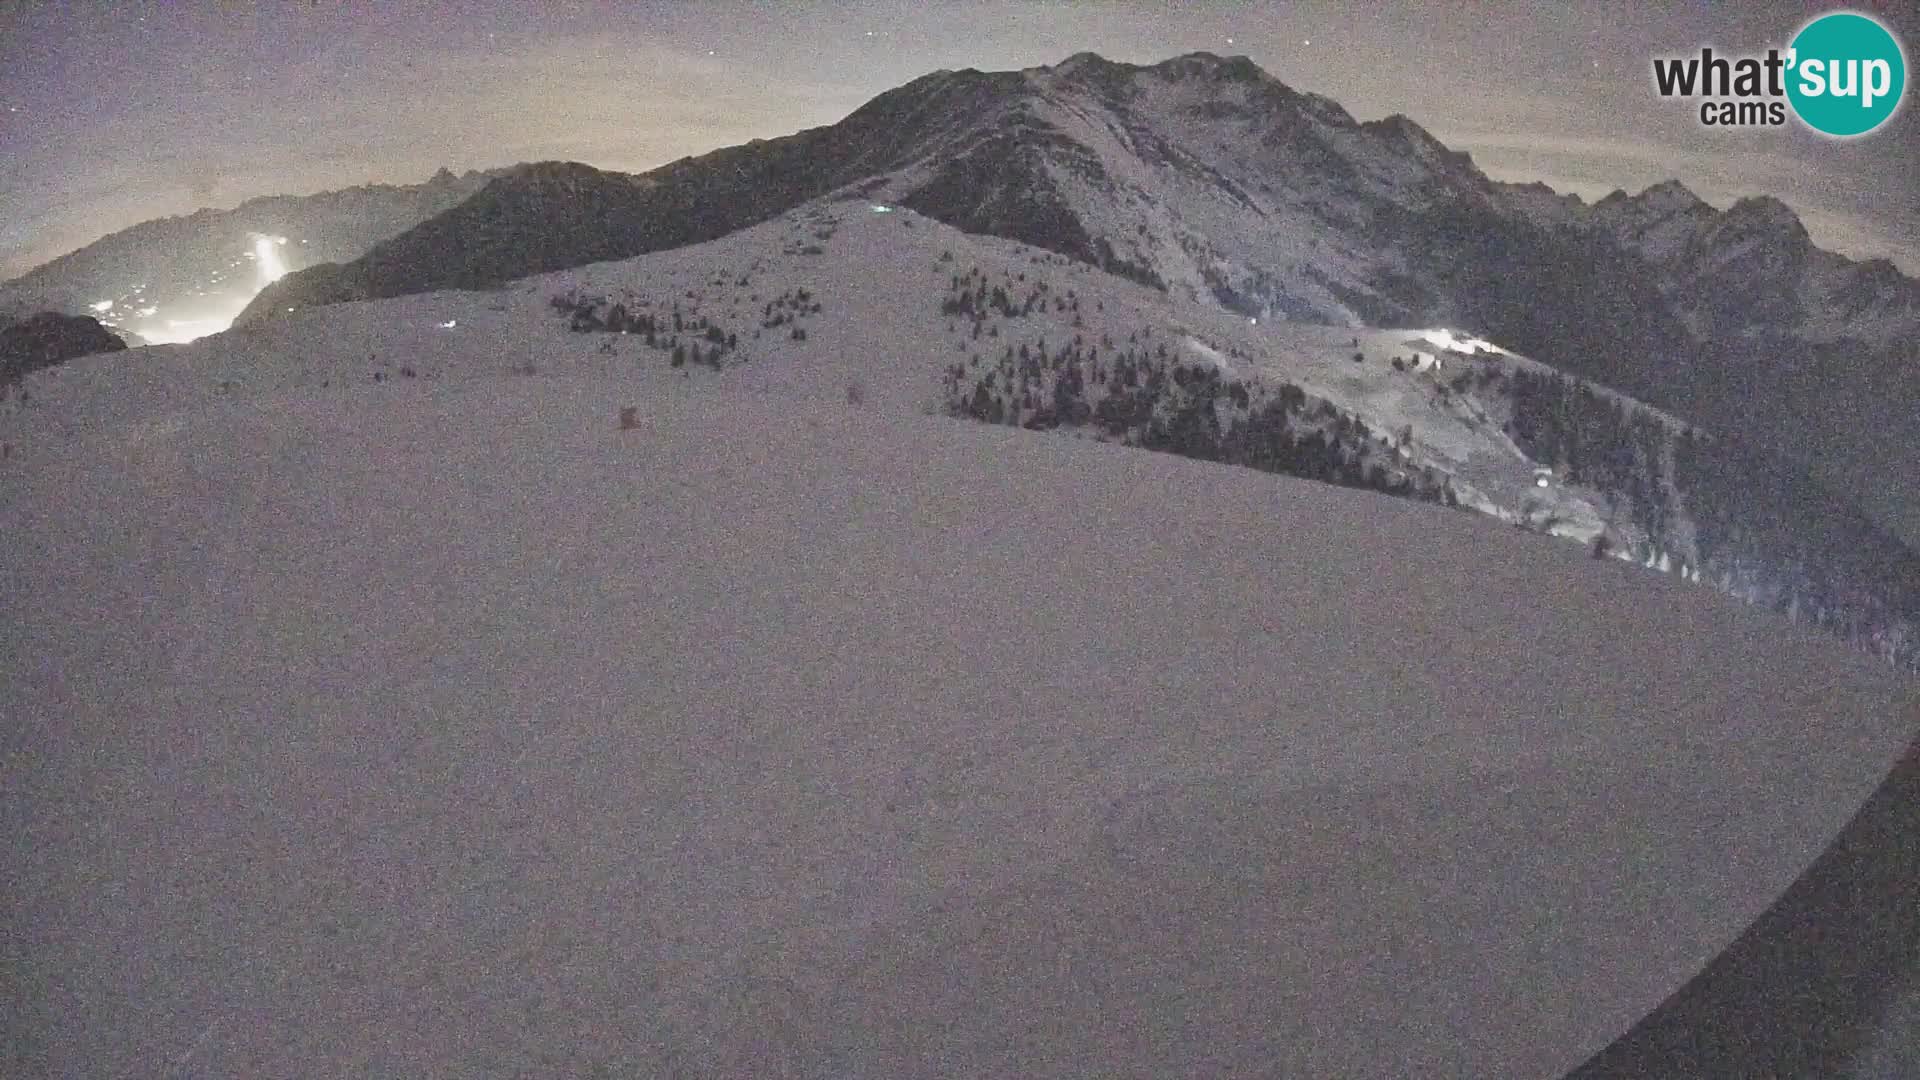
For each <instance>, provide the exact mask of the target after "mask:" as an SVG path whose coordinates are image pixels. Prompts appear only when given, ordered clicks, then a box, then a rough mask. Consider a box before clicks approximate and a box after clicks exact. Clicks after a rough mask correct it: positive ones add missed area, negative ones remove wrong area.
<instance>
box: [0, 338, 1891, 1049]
mask: <svg viewBox="0 0 1920 1080" xmlns="http://www.w3.org/2000/svg"><path fill="white" fill-rule="evenodd" d="M463 325H464V322H463ZM621 387H622V384H621V383H619V382H617V381H615V380H610V379H560V378H551V379H550V378H537V379H535V378H522V379H510V378H499V379H491V380H472V381H465V382H453V381H447V382H442V383H437V384H428V383H425V382H421V381H416V382H412V383H410V384H404V385H395V384H392V383H387V384H385V385H381V386H363V387H362V388H360V389H355V390H348V391H342V390H339V389H334V390H332V391H330V392H320V391H315V392H312V393H284V392H283V393H278V394H268V395H262V396H260V397H258V398H253V399H249V400H242V399H239V398H235V399H232V400H229V401H227V402H224V403H219V402H216V403H213V404H208V405H201V406H199V407H197V408H196V409H195V410H193V411H191V412H187V413H181V414H178V415H175V416H172V417H169V418H168V420H167V422H166V423H155V424H150V425H148V426H146V427H145V428H144V429H142V430H141V431H139V432H138V433H137V437H136V433H134V432H131V431H129V430H128V429H127V428H125V427H119V426H116V427H108V428H102V429H100V430H98V431H97V432H96V433H94V434H91V435H84V436H79V437H73V438H68V437H65V436H62V437H58V438H55V437H51V436H49V437H48V438H45V439H42V440H37V441H35V442H34V443H32V444H30V445H28V446H27V447H26V448H25V449H24V450H19V451H16V453H15V454H14V455H13V457H12V458H11V459H10V460H9V461H8V462H6V463H5V464H4V465H0V469H4V470H5V471H4V472H0V529H4V531H5V535H7V536H8V537H9V538H11V539H10V542H9V543H8V544H7V545H5V549H4V553H0V575H4V580H5V582H6V584H7V589H8V597H9V603H8V621H9V626H8V647H7V648H6V649H5V650H4V652H3V653H0V716H5V717H6V718H7V722H6V725H5V728H4V734H3V735H0V738H4V750H5V756H4V758H3V759H0V761H4V766H3V767H4V770H5V771H4V774H3V776H0V779H3V780H4V783H0V793H4V794H3V795H0V799H4V801H3V802H0V809H4V814H5V822H6V825H7V828H8V831H9V832H10V834H11V835H12V836H13V838H14V844H13V846H12V848H11V850H12V853H13V854H12V855H11V857H10V859H9V861H8V865H7V867H6V880H7V881H8V894H9V895H8V900H9V904H8V919H9V924H8V930H9V932H8V934H7V935H6V940H7V941H8V942H9V946H8V949H9V955H8V956H7V961H8V970H9V972H10V973H11V979H12V985H11V987H10V989H11V991H12V993H11V994H10V995H9V998H10V1000H11V1002H12V1003H13V1004H12V1008H11V1010H10V1016H9V1032H8V1038H7V1040H6V1046H7V1054H8V1057H9V1060H7V1061H6V1062H4V1063H3V1064H4V1068H0V1071H4V1072H5V1073H7V1074H8V1075H20V1076H27V1075H43V1074H51V1075H85V1076H136V1075H137V1076H154V1075H205V1076H248V1075H257V1076H339V1075H420V1074H436V1075H510V1074H515V1073H520V1072H526V1073H529V1074H537V1075H562V1074H569V1075H590V1074H592V1073H594V1071H595V1070H596V1069H599V1070H604V1071H605V1072H607V1073H608V1074H611V1075H712V1076H780V1075H792V1076H823V1077H824V1076H836V1077H844V1076H914V1075H974V1076H1060V1075H1102V1076H1115V1075H1121V1076H1124V1075H1139V1076H1163V1075H1308V1076H1410V1075H1417V1076H1548V1075H1554V1074H1557V1073H1559V1072H1562V1071H1564V1070H1565V1069H1567V1068H1570V1067H1572V1066H1574V1065H1576V1064H1578V1063H1579V1062H1580V1061H1582V1060H1583V1059H1585V1058H1586V1057H1587V1056H1588V1055H1590V1054H1591V1053H1593V1052H1594V1051H1596V1050H1598V1049H1599V1048H1600V1047H1602V1046H1603V1045H1605V1044H1606V1043H1607V1042H1608V1041H1609V1040H1611V1039H1613V1038H1614V1037H1615V1036H1617V1035H1619V1034H1620V1033H1621V1032H1623V1031H1625V1030H1626V1029H1627V1028H1628V1027H1629V1025H1631V1024H1632V1023H1634V1021H1635V1020H1636V1019H1637V1018H1639V1017H1640V1016H1641V1015H1642V1014H1643V1013H1645V1012H1646V1011H1647V1010H1648V1009H1650V1008H1652V1007H1653V1006H1654V1005H1656V1004H1657V1003H1658V1002H1659V1001H1660V1000H1661V999H1662V998H1663V997H1664V996H1666V995H1667V994H1668V993H1669V992H1671V991H1672V990H1673V989H1674V988H1675V987H1677V986H1678V985H1680V984H1681V983H1682V982H1683V981H1684V980H1686V979H1687V978H1688V977H1690V976H1692V975H1693V974H1694V973H1695V972H1697V971H1698V970H1700V968H1701V967H1702V965H1704V964H1705V963H1706V962H1707V961H1708V960H1709V959H1710V958H1712V957H1713V956H1714V954H1715V953H1716V952H1718V951H1719V950H1720V949H1721V948H1722V947H1723V946H1724V945H1726V944H1727V942H1729V941H1730V940H1732V939H1733V938H1734V936H1735V935H1737V934H1738V933H1739V932H1740V931H1741V930H1742V929H1744V928H1745V927H1746V925H1747V924H1748V923H1749V922H1750V921H1751V920H1752V919H1753V918H1754V917H1755V916H1756V915H1757V914H1758V913H1759V912H1760V911H1761V910H1762V909H1764V908H1765V907H1766V906H1767V905H1769V904H1770V903H1771V902H1772V901H1773V900H1774V898H1775V897H1777V896H1778V895H1779V894H1780V893H1781V891H1782V890H1783V889H1785V888H1786V886H1787V885H1788V884H1789V882H1791V881H1792V879H1793V878H1794V877H1795V876H1796V875H1797V874H1798V873H1799V872H1800V871H1801V870H1802V869H1803V868H1804V867H1805V866H1806V865H1807V864H1808V863H1809V862H1810V861H1811V860H1812V859H1813V858H1814V856H1815V855H1816V854H1817V853H1818V852H1819V851H1820V850H1821V848H1822V847H1823V846H1825V845H1826V843H1827V842H1828V840H1829V839H1830V838H1831V837H1832V836H1833V835H1834V833H1835V832H1836V831H1837V830H1838V829H1839V828H1840V826H1841V825H1842V824H1843V823H1844V822H1845V821H1846V820H1847V818H1848V817H1849V816H1850V815H1851V814H1852V813H1853V812H1854V810H1855V808H1856V807H1857V806H1858V805H1859V804H1860V802H1861V801H1862V800H1863V799H1864V798H1865V797H1866V795H1867V794H1868V793H1869V792H1870V791H1871V790H1872V789H1873V788H1874V786H1875V785H1876V784H1877V783H1878V782H1879V780H1880V778H1881V777H1882V776H1883V775H1884V774H1885V773H1886V771H1887V769H1888V767H1889V765H1890V763H1891V762H1892V760H1893V758H1894V756H1895V755H1896V753H1897V752H1898V751H1899V749H1900V748H1901V747H1902V746H1904V745H1905V743H1906V741H1907V739H1908V737H1909V736H1910V734H1911V732H1910V730H1909V728H1910V725H1911V723H1912V720H1913V715H1914V714H1913V704H1914V701H1913V697H1912V694H1911V691H1910V689H1909V688H1908V687H1907V686H1906V685H1905V684H1902V683H1900V682H1898V681H1896V679H1895V678H1894V677H1893V676H1892V675H1891V674H1890V673H1887V672H1884V671H1882V670H1881V669H1879V668H1878V667H1877V666H1876V665H1875V664H1873V662H1872V661H1870V660H1868V659H1866V658H1864V657H1859V656H1856V655H1853V654H1850V653H1848V652H1846V651H1845V650H1844V649H1843V648H1842V647H1841V646H1840V645H1838V644H1837V643H1833V642H1829V641H1827V640H1825V639H1817V638H1814V637H1812V636H1809V635H1804V634H1796V633H1794V632H1792V631H1791V630H1789V629H1788V628H1786V627H1784V626H1783V625H1781V624H1779V623H1778V622H1776V621H1775V620H1771V619H1769V618H1767V617H1765V616H1763V615H1761V614H1758V613H1752V612H1748V611H1745V610H1741V609H1738V608H1737V607H1736V606H1735V605H1733V604H1732V603H1731V602H1728V601H1725V600H1723V599H1720V598H1717V597H1714V596H1712V595H1709V594H1706V593H1703V592H1701V591H1699V590H1695V589H1689V588H1686V587H1684V586H1681V585H1679V584H1678V583H1676V582H1672V581H1669V580H1667V579H1663V578H1659V577H1655V576H1653V575H1647V574H1644V573H1640V572H1637V571H1636V570H1635V569H1634V568H1632V567H1628V566H1623V565H1619V564H1616V563H1611V562H1605V561H1595V560H1592V559H1589V558H1587V557H1586V556H1585V554H1584V553H1582V552H1580V551H1578V550H1576V549H1572V548H1571V547H1570V546H1562V545H1547V544H1541V543H1538V542H1537V541H1534V540H1532V539H1531V538H1528V537H1526V536H1524V535H1520V534H1517V533H1516V532H1515V531H1514V530H1512V529H1509V528H1505V527H1503V526H1500V525H1498V524H1497V523H1494V522H1491V521H1488V520H1486V519H1480V518H1474V517H1471V516H1467V515H1458V514H1444V513H1437V512H1433V511H1431V510H1428V509H1425V508H1422V507H1418V506H1415V505H1411V504H1406V503H1401V502H1398V501H1394V500H1388V499H1382V498H1377V497H1373V496H1370V495H1367V494H1364V493H1358V492H1350V491H1341V490H1336V489H1333V488H1328V487H1323V486H1319V485H1315V484H1311V483H1303V482H1296V481H1291V480H1286V479H1281V478H1277V477H1272V476H1266V475H1262V474H1258V473H1255V472H1252V471H1248V470H1239V469H1227V468H1220V467H1218V466H1214V465H1210V464H1206V463H1201V462H1195V461H1188V460H1182V459H1178V458H1175V457H1171V456H1166V455H1155V454H1145V453H1139V452H1136V451H1130V450H1127V449H1123V448H1118V447H1111V446H1104V445H1098V444H1094V443H1091V442H1081V441H1075V440H1068V439H1060V438H1053V437H1047V436H1045V435H1041V434H1036V433H1027V432H1019V431H1011V430H1006V429H989V428H983V427H978V426H973V425H967V424H961V423H957V422H954V421H950V420H947V419H944V418H937V417H920V416H914V415H911V414H905V415H887V414H879V413H873V412H867V413H856V412H854V411H851V410H845V409H842V408H839V407H836V406H833V405H830V404H823V403H820V402H818V401H817V400H815V401H809V402H802V401H800V400H798V399H790V398H782V397H778V396H774V395H768V394H754V393H738V392H729V391H720V390H718V389H717V388H713V387H699V386H697V385H694V384H689V385H687V386H686V387H684V388H682V387H675V386H673V385H672V384H671V383H660V382H654V383H650V384H648V386H647V390H646V392H645V393H644V394H631V393H623V392H622V389H621ZM622 405H632V406H635V407H636V408H637V410H638V420H639V423H638V426H637V427H636V428H635V429H634V430H631V431H624V432H623V431H619V430H617V425H616V423H615V417H616V413H617V410H618V408H619V407H620V406H622ZM1489 567H1498V568H1500V569H1499V572H1498V573H1489V572H1488V568H1489Z"/></svg>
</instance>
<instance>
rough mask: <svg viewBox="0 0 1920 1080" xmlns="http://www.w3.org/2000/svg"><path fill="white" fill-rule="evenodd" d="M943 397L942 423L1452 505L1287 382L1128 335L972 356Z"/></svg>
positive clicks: (1385, 449) (1347, 421) (1349, 421)
mask: <svg viewBox="0 0 1920 1080" xmlns="http://www.w3.org/2000/svg"><path fill="white" fill-rule="evenodd" d="M988 295H989V299H991V293H989V294H988ZM1149 336H1150V334H1149ZM1103 350H1104V351H1103ZM943 388H944V392H945V399H946V405H947V410H948V412H949V413H950V414H952V415H955V416H963V417H968V418H970V419H974V420H979V421H983V422H985V423H991V424H1008V425H1017V426H1024V427H1027V428H1029V429H1035V430H1040V429H1047V428H1055V427H1072V428H1083V429H1087V430H1091V431H1093V432H1095V433H1096V434H1097V435H1099V436H1100V437H1102V438H1105V439H1110V440H1113V441H1117V442H1122V443H1125V444H1127V445H1131V446H1140V447H1145V448H1146V449H1149V450H1159V451H1163V452H1166V453H1173V454H1180V455H1182V456H1184V457H1192V458H1199V459H1201V460H1204V461H1218V462H1222V463H1225V464H1230V465H1240V466H1244V467H1247V468H1252V469H1259V470H1261V471H1263V472H1273V473H1282V474H1286V475H1289V476H1300V477H1305V478H1308V479H1313V480H1320V481H1324V482H1326V483H1331V484H1338V485H1341V486H1345V487H1358V488H1368V489H1371V490H1375V491H1381V492H1385V493H1387V494H1391V495H1397V496H1400V497H1403V498H1413V499H1421V500H1425V501H1429V502H1435V503H1441V504H1444V505H1447V506H1458V505H1459V503H1458V500H1457V499H1456V498H1455V496H1454V493H1453V490H1452V488H1451V486H1450V485H1449V484H1448V482H1447V480H1446V478H1445V477H1444V476H1442V475H1440V474H1438V473H1436V472H1434V471H1433V470H1431V469H1426V468H1424V467H1419V466H1414V465H1412V464H1411V463H1408V462H1405V461H1402V460H1400V458H1399V457H1398V455H1397V454H1396V453H1395V452H1394V450H1393V449H1392V447H1391V445H1390V444H1389V442H1388V441H1387V440H1386V439H1384V438H1383V437H1381V436H1380V435H1378V434H1377V433H1375V432H1374V431H1372V430H1371V429H1369V428H1368V426H1367V425H1366V424H1365V423H1364V422H1363V421H1361V420H1359V419H1358V418H1355V417H1353V416H1350V415H1348V414H1346V413H1343V412H1341V411H1340V410H1338V409H1336V408H1335V407H1334V406H1333V405H1332V404H1331V403H1329V402H1327V401H1325V400H1323V399H1320V398H1314V397H1309V396H1308V395H1307V393H1306V392H1305V391H1303V390H1302V389H1301V388H1300V387H1298V386H1295V385H1293V384H1291V383H1282V384H1279V385H1277V386H1270V385H1268V384H1267V383H1265V382H1262V381H1259V380H1242V379H1228V378H1225V377H1223V376H1222V374H1221V372H1220V370H1219V369H1218V368H1217V367H1215V366H1214V365H1212V364H1203V363H1202V364H1196V363H1187V362H1183V361H1182V360H1180V359H1179V358H1178V357H1177V356H1175V355H1174V354H1173V353H1172V352H1171V351H1170V350H1169V349H1168V347H1167V345H1166V343H1165V342H1160V343H1157V344H1155V345H1153V346H1151V347H1150V346H1148V345H1147V344H1145V343H1144V342H1142V341H1141V340H1140V335H1139V333H1138V332H1136V333H1135V334H1134V335H1133V336H1132V338H1131V339H1130V340H1129V341H1128V343H1127V344H1126V345H1125V346H1115V345H1114V343H1113V342H1112V341H1111V339H1105V338H1103V339H1102V342H1101V343H1100V344H1097V345H1096V344H1093V343H1090V342H1088V341H1086V340H1085V339H1084V338H1083V337H1082V336H1081V335H1078V334H1075V335H1074V336H1073V337H1072V339H1071V340H1069V341H1066V342H1063V343H1061V344H1060V345H1059V346H1058V347H1057V348H1055V349H1049V348H1048V346H1047V344H1046V342H1045V341H1044V340H1041V341H1040V342H1039V343H1038V344H1037V345H1029V344H1027V343H1024V342H1023V343H1021V344H1019V345H1017V346H1016V345H1012V344H1009V345H1006V346H1004V347H1003V349H1002V351H1001V353H1000V355H999V356H998V357H997V358H995V359H994V360H992V361H991V362H990V363H989V362H986V361H984V360H983V358H982V357H981V356H980V355H979V354H978V353H975V354H973V355H972V357H971V359H970V361H969V362H968V363H965V364H960V363H956V364H953V365H950V366H949V367H948V368H947V370H946V372H945V377H944V382H943Z"/></svg>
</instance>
